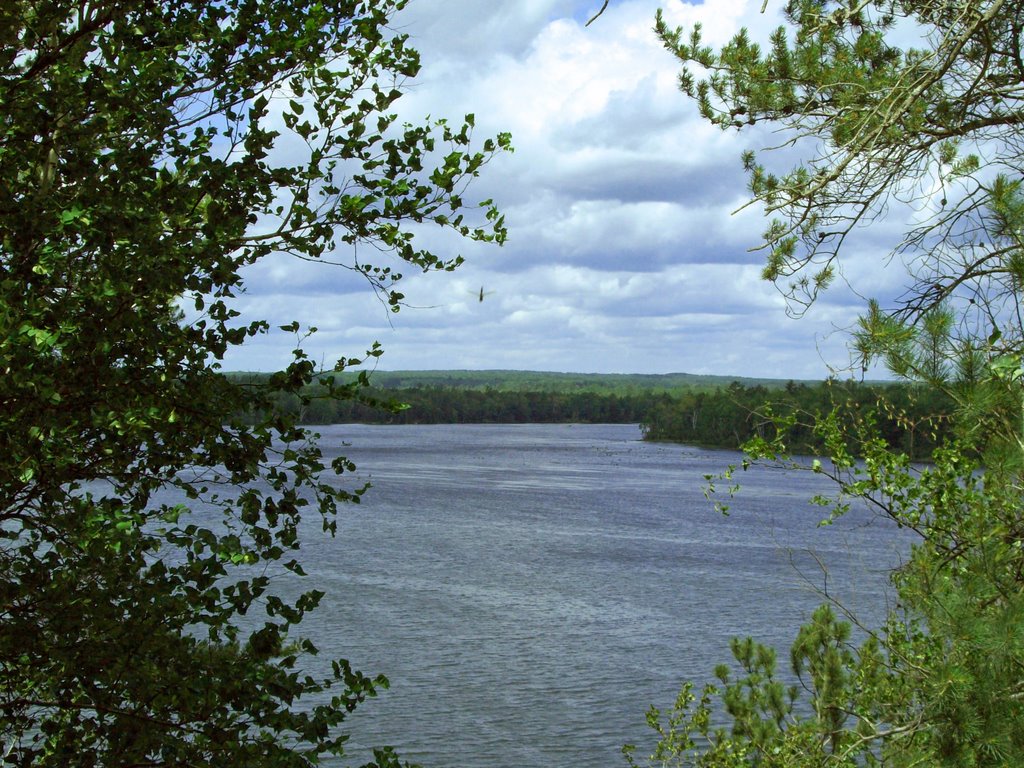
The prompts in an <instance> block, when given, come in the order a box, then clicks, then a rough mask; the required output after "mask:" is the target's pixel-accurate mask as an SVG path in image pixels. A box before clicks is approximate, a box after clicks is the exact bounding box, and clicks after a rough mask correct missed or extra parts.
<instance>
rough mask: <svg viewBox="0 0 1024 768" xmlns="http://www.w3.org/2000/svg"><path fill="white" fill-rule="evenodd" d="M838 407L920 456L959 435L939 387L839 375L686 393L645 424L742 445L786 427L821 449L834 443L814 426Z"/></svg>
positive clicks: (677, 436) (792, 444)
mask: <svg viewBox="0 0 1024 768" xmlns="http://www.w3.org/2000/svg"><path fill="white" fill-rule="evenodd" d="M833 411H835V412H836V415H837V418H840V419H841V420H842V421H843V423H844V424H846V425H847V426H848V427H850V428H853V427H854V425H856V424H857V423H859V422H861V421H863V420H864V419H866V418H870V419H872V420H873V421H874V423H875V425H876V427H877V429H878V431H879V436H880V437H881V438H882V439H883V440H884V441H885V443H886V444H887V445H888V446H889V447H892V448H897V449H899V450H902V451H905V452H907V453H908V454H910V455H911V456H914V457H918V458H921V457H927V456H928V455H930V453H931V451H932V450H933V449H934V448H935V447H936V446H937V445H939V444H940V443H941V442H942V440H943V439H944V438H945V437H946V436H949V435H950V434H951V424H950V416H951V414H952V411H953V404H952V402H951V401H950V399H949V398H948V397H947V396H946V395H945V394H944V393H943V392H942V391H940V390H938V389H936V388H933V387H928V386H906V385H868V384H859V383H856V382H849V381H847V382H839V381H835V380H829V381H826V382H823V383H820V384H818V385H816V386H808V385H806V384H796V383H794V382H789V383H788V384H787V385H786V387H785V388H784V389H781V390H768V389H766V388H764V387H760V386H758V387H744V386H742V385H740V384H738V383H734V384H732V385H731V386H730V387H729V388H728V389H725V390H722V389H719V390H716V391H714V392H697V393H690V394H684V395H681V396H679V397H677V398H675V399H673V400H671V401H662V402H660V403H658V404H656V405H655V407H654V408H653V409H652V410H651V412H650V414H649V415H648V418H647V419H646V420H645V421H644V422H643V424H642V428H643V430H644V436H645V437H646V438H647V439H651V440H674V441H678V442H683V443H691V444H697V445H706V446H714V447H719V448H734V449H736V448H740V447H741V446H743V445H744V444H746V443H748V442H751V441H755V440H758V441H767V442H771V441H772V440H773V439H775V438H776V437H777V436H779V435H780V434H782V432H781V431H780V429H779V427H780V426H781V427H783V428H784V434H785V436H786V444H787V446H788V447H789V449H790V450H791V451H793V452H795V453H804V454H811V455H820V454H823V453H824V452H825V451H826V450H827V448H826V445H825V442H824V440H823V438H822V435H821V434H820V433H819V432H817V431H816V430H815V428H814V424H815V421H816V419H817V418H818V417H820V416H822V415H824V414H828V413H831V412H833Z"/></svg>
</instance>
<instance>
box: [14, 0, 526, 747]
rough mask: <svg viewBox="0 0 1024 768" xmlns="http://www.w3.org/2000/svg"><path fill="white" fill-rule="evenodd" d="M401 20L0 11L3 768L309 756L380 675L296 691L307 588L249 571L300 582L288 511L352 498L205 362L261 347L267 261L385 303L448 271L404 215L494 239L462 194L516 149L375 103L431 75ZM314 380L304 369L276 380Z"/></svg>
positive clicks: (341, 6)
mask: <svg viewBox="0 0 1024 768" xmlns="http://www.w3.org/2000/svg"><path fill="white" fill-rule="evenodd" d="M404 4H405V3H404V0H370V1H368V2H348V1H345V2H342V1H341V0H318V1H317V2H312V0H295V2H288V3H276V2H267V1H264V0H225V1H224V2H218V3H209V2H201V1H200V0H194V1H193V0H183V1H182V2H174V3H123V2H114V1H113V0H110V1H109V2H89V3H79V2H70V0H48V1H47V2H29V1H27V0H12V1H11V2H5V3H4V4H3V6H2V8H0V105H2V109H0V372H2V375H0V455H2V457H3V459H2V461H0V621H2V625H0V676H2V678H3V685H2V686H0V740H2V745H3V746H2V753H3V756H4V757H3V760H4V763H5V764H10V765H54V766H56V765H60V766H65V765H82V766H86V765H88V766H114V765H119V766H120V765H200V764H201V765H220V766H233V767H235V766H249V765H251V766H307V765H311V764H316V763H317V762H319V760H320V758H321V757H322V756H326V755H336V754H341V753H342V752H343V746H344V741H345V738H346V737H345V736H344V735H343V734H342V733H340V732H339V730H338V726H339V724H340V723H341V722H342V721H343V720H344V718H345V717H346V715H347V714H348V713H349V712H350V711H351V710H352V709H353V708H354V707H355V706H356V705H357V704H358V703H359V702H361V701H363V700H364V699H365V698H366V697H368V696H373V695H374V694H375V693H376V692H377V691H378V690H380V689H381V688H382V687H383V686H385V685H386V681H385V680H384V679H383V678H380V677H376V678H370V677H366V676H364V675H361V674H360V673H358V672H356V671H354V670H352V669H351V668H350V666H349V665H348V664H347V662H345V661H343V660H336V661H334V662H330V663H328V662H323V663H321V664H320V665H319V666H320V667H322V668H323V669H324V671H323V672H322V673H321V674H320V675H319V676H312V675H311V674H309V673H308V672H306V671H305V666H306V665H308V663H309V661H310V658H311V657H312V656H313V655H314V654H315V653H316V648H315V647H314V646H313V644H312V643H310V642H309V641H308V640H305V639H303V638H301V637H299V636H296V635H295V633H294V628H295V626H296V625H297V624H299V623H300V622H301V620H302V618H303V616H304V615H305V614H306V613H307V612H308V611H311V610H313V609H315V608H316V606H317V604H318V602H319V601H320V600H321V599H322V597H323V593H322V592H319V591H317V590H309V591H307V592H306V593H305V594H303V595H301V596H300V597H298V598H297V599H295V600H293V601H290V602H289V601H286V600H284V599H282V598H281V597H279V596H278V595H275V594H274V584H273V582H272V580H271V579H270V578H269V577H268V575H267V574H268V573H270V572H273V571H274V569H275V568H276V570H277V571H279V572H282V573H290V574H293V575H295V576H301V575H302V569H301V567H300V565H299V564H298V560H297V557H296V553H297V551H298V550H299V548H300V544H301V541H300V536H299V529H300V521H302V520H311V519H315V518H316V516H317V515H318V516H319V520H320V522H321V525H322V528H323V529H324V531H325V532H328V533H333V531H334V527H335V522H334V517H335V514H336V511H337V505H338V504H339V503H341V502H357V501H358V500H359V498H360V494H361V493H362V488H361V487H358V486H355V485H353V484H351V483H345V481H344V478H342V480H341V481H340V482H338V481H328V480H325V479H322V478H321V475H322V474H323V473H324V471H325V470H326V469H328V468H327V467H326V466H325V463H324V461H323V458H322V456H321V453H320V451H319V449H318V448H317V447H316V445H315V443H314V442H313V441H312V439H311V435H310V434H309V433H307V432H306V431H305V430H303V429H301V428H298V427H297V426H296V424H295V420H294V419H293V418H291V417H289V416H287V415H285V414H275V413H274V412H273V411H272V409H271V408H270V405H271V401H270V399H269V394H266V393H264V394H260V393H253V392H252V391H248V390H246V389H245V388H243V387H240V386H238V384H237V383H235V382H232V381H231V380H229V379H228V378H226V377H224V376H223V375H221V374H220V372H219V371H218V368H219V366H220V362H219V361H220V360H222V359H223V357H224V355H225V354H226V352H227V351H228V350H229V349H230V348H231V347H234V346H237V345H239V344H242V343H244V342H245V341H246V340H247V339H249V338H251V337H252V336H254V335H256V334H259V333H265V332H268V330H269V329H268V327H267V325H266V323H263V322H260V321H254V322H249V323H240V322H239V320H238V317H237V313H236V311H235V310H234V309H232V307H231V299H232V297H233V296H235V295H236V294H237V293H238V292H239V291H241V290H243V288H244V286H243V279H242V268H243V267H244V266H246V265H249V264H252V263H253V262H255V261H257V260H259V259H261V258H263V257H265V256H267V255H270V254H278V253H288V254H292V255H294V256H296V257H298V258H303V259H312V260H323V261H326V262H330V261H336V260H337V259H338V258H339V257H338V253H339V252H342V251H352V250H353V249H352V248H351V246H352V245H355V244H357V243H367V244H370V245H372V246H374V248H376V249H377V250H378V251H379V252H381V253H382V254H383V255H382V258H384V259H385V261H386V262H390V263H385V264H382V265H381V266H377V265H369V264H365V263H361V262H351V263H347V264H346V265H345V266H347V267H348V268H350V269H353V270H355V271H356V272H357V273H358V274H361V275H363V276H365V278H366V279H367V280H368V281H369V283H370V284H371V285H372V286H373V288H375V289H376V290H378V291H380V292H382V295H383V296H384V298H385V300H386V302H387V303H388V304H390V305H391V306H392V307H393V308H395V309H397V308H398V306H399V305H400V302H401V299H402V295H401V293H399V292H398V291H397V289H396V287H395V286H396V283H397V281H398V280H399V279H400V277H401V274H400V272H399V271H398V270H397V269H395V268H394V267H393V266H392V264H397V265H407V266H409V267H411V268H414V269H419V270H427V271H429V270H447V269H452V268H454V267H455V266H457V264H458V263H459V259H458V258H454V259H442V258H440V257H438V256H436V255H434V254H432V253H430V252H428V251H425V250H423V249H421V248H419V247H418V246H417V245H416V241H415V240H414V238H413V235H412V231H411V229H410V225H412V224H417V223H425V222H432V223H434V224H437V225H440V226H442V227H445V228H448V229H450V230H452V231H454V232H455V233H457V234H458V235H461V236H464V237H467V238H470V239H474V240H480V241H493V242H501V241H502V240H503V239H504V237H505V230H504V226H503V221H502V218H501V216H500V214H499V213H498V212H497V210H496V209H495V208H494V207H493V205H492V204H491V203H490V201H484V202H483V203H481V204H480V207H479V208H478V209H476V213H474V209H473V208H472V207H467V205H466V203H465V202H464V200H463V198H462V195H463V194H464V188H465V185H466V183H467V182H468V181H470V180H471V179H472V178H473V177H474V176H476V175H477V174H478V173H479V171H480V170H481V168H482V166H483V165H484V164H485V163H486V162H487V160H488V158H489V157H491V155H492V154H494V153H495V152H498V151H501V150H502V149H506V148H507V147H508V137H507V136H504V135H502V136H498V137H497V138H496V139H489V140H486V141H485V142H484V143H483V146H482V148H481V149H480V150H479V151H477V150H474V149H472V148H471V144H472V140H471V129H472V126H473V120H472V116H467V117H466V119H465V122H464V123H463V124H462V125H450V124H448V123H445V122H443V121H440V122H437V123H434V124H432V125H423V126H416V125H404V126H402V125H398V123H397V118H396V117H395V115H394V114H393V112H391V108H392V107H393V105H394V103H395V100H396V99H397V98H399V96H400V91H399V89H398V86H400V84H401V83H402V81H404V80H405V79H407V78H410V77H412V76H414V75H415V74H416V72H417V70H418V68H419V58H418V55H417V54H416V52H415V51H414V50H413V49H411V48H410V47H409V46H408V45H407V40H406V37H405V36H403V35H400V34H393V33H391V32H390V31H389V29H388V26H387V25H388V21H389V19H390V18H391V16H392V15H393V13H394V12H395V11H397V10H398V9H400V8H401V7H402V6H403V5H404ZM285 330H291V331H297V330H298V324H297V323H296V324H294V325H292V326H287V327H286V328H285ZM368 354H369V356H370V357H371V358H372V357H376V356H378V355H379V354H380V351H379V350H378V349H376V348H374V349H372V350H370V352H369V353H368ZM358 363H359V361H358V360H342V361H339V363H338V366H337V367H338V369H339V370H341V369H344V368H345V367H347V366H351V365H356V364H358ZM315 368H316V367H315V365H314V364H313V362H312V361H311V360H309V359H308V358H307V357H306V355H305V353H303V352H302V351H301V349H297V350H296V351H295V353H294V356H293V359H292V361H291V363H290V365H288V367H287V368H286V369H285V370H284V371H282V372H281V373H279V374H276V375H275V376H274V378H273V381H272V388H273V389H274V390H275V391H282V392H292V393H298V392H300V391H301V390H302V388H303V387H305V386H306V385H308V384H309V383H311V381H312V380H313V377H314V375H315V374H316V370H315ZM364 382H365V379H363V380H358V379H357V380H356V381H355V382H354V383H352V384H349V385H345V386H339V387H337V388H336V389H335V390H334V391H333V392H332V393H331V395H332V396H336V397H349V396H353V395H354V394H355V393H356V392H357V390H358V388H359V386H360V384H361V383H364ZM254 398H255V399H254ZM250 407H253V411H254V412H256V413H261V414H266V415H264V416H262V417H261V418H259V419H257V420H256V421H255V423H246V422H245V421H244V420H243V419H242V418H240V417H236V416H235V415H234V414H239V413H242V412H243V411H244V410H245V409H246V408H250ZM330 469H332V470H333V471H334V472H335V473H338V474H342V473H345V472H348V471H349V470H350V469H351V465H350V464H349V463H348V462H347V461H346V460H344V459H337V460H335V461H334V462H332V465H331V467H330ZM210 510H216V512H211V511H210ZM275 564H276V566H275ZM243 617H244V618H243ZM243 622H244V623H243ZM243 627H247V628H248V629H243ZM377 762H378V764H380V765H385V764H386V765H394V764H396V758H395V757H394V755H393V754H392V753H390V752H389V751H387V750H383V751H381V752H379V753H378V757H377Z"/></svg>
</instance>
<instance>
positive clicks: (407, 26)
mask: <svg viewBox="0 0 1024 768" xmlns="http://www.w3.org/2000/svg"><path fill="white" fill-rule="evenodd" d="M600 6H601V0H412V2H411V3H410V4H409V7H408V8H407V9H406V10H404V11H403V12H402V13H401V14H400V15H399V16H398V17H397V18H396V19H395V22H394V27H395V29H396V30H398V31H400V32H403V33H406V34H408V35H409V36H410V39H411V41H412V44H413V45H414V46H415V47H416V48H417V49H418V50H419V51H420V53H421V55H422V60H423V69H422V71H421V73H420V75H419V76H418V77H417V78H416V79H415V80H413V81H411V82H410V83H408V88H407V92H406V95H405V96H404V97H403V98H402V99H401V101H400V102H399V112H400V113H401V114H402V116H403V117H404V118H408V119H409V120H415V121H422V120H423V118H424V117H426V116H428V115H429V116H431V117H432V118H438V117H447V118H449V119H450V120H451V121H452V122H455V121H457V120H460V119H461V118H462V116H463V115H464V114H466V113H469V112H472V113H473V114H474V115H475V117H476V131H475V136H476V137H477V138H478V139H479V140H480V141H482V140H483V139H484V138H486V137H488V136H493V135H495V134H497V133H498V132H500V131H508V132H510V133H511V134H512V142H513V145H514V147H515V151H514V153H511V154H504V155H502V156H500V157H498V158H496V159H495V160H493V161H492V162H491V163H490V164H489V165H488V166H487V167H486V168H485V169H484V171H483V173H482V175H481V178H480V179H478V180H477V181H476V182H474V185H473V186H472V187H471V188H470V190H469V192H468V193H467V195H466V197H467V199H468V200H473V199H484V198H488V197H490V198H493V199H494V200H495V202H496V203H497V204H498V206H499V207H500V209H501V211H502V213H503V214H504V215H505V217H506V222H507V226H508V230H509V236H508V242H507V243H506V245H505V246H504V247H501V248H498V247H496V246H493V245H480V244H474V243H467V242H465V241H458V240H453V239H452V238H445V237H444V236H443V234H442V232H441V230H440V229H439V228H436V227H435V228H431V229H424V230H423V231H422V233H421V237H422V242H421V245H426V246H429V247H431V248H433V249H435V250H436V251H437V252H438V253H439V254H440V255H443V256H445V257H451V256H455V255H457V254H461V255H462V256H463V257H464V258H465V259H466V262H465V264H464V265H463V266H462V267H460V268H459V269H458V270H456V271H455V272H453V273H451V274H446V273H432V274H427V275H422V274H414V272H415V270H405V275H406V277H405V278H404V279H403V280H402V282H401V285H400V290H402V292H403V293H404V294H405V296H406V304H407V305H408V306H406V307H404V308H403V309H402V311H401V312H400V313H398V314H392V313H390V312H388V311H387V308H386V307H385V306H384V305H383V304H382V303H381V302H380V301H379V299H378V298H377V297H375V295H374V294H373V292H372V291H371V290H370V289H369V287H368V286H367V285H366V284H365V282H364V281H361V280H358V279H354V277H353V275H352V274H351V273H349V272H346V271H345V270H339V269H337V268H335V267H330V266H327V265H321V264H308V263H304V262H300V261H296V260H294V259H293V258H291V257H287V256H278V257H271V258H268V259H266V260H264V261H263V262H261V263H259V264H258V265H256V266H254V267H251V268H250V269H249V270H248V272H247V273H246V275H245V280H246V286H247V288H246V293H245V294H244V295H242V296H241V297H240V299H239V302H238V308H239V309H240V310H241V311H242V316H243V318H245V319H255V318H265V319H268V320H270V321H271V323H272V324H274V325H275V326H276V325H280V324H286V323H289V322H291V321H292V320H297V321H299V322H300V323H301V324H302V325H303V326H304V327H305V326H316V327H317V328H318V331H317V333H316V334H314V335H313V336H312V337H310V338H308V339H306V340H305V342H304V348H305V349H306V352H307V353H308V354H309V355H310V356H311V357H313V358H314V359H315V360H316V361H318V362H320V363H322V364H323V365H325V366H326V367H328V368H329V367H332V366H333V364H334V361H335V360H337V359H338V358H339V357H342V356H345V357H359V356H361V353H362V351H363V350H365V349H367V348H369V346H370V345H371V344H373V343H374V342H380V344H381V345H382V346H383V348H384V355H383V357H382V358H380V360H379V361H378V362H377V363H376V365H377V367H378V368H379V369H381V370H424V369H471V370H483V369H499V368H501V369H520V370H539V371H565V372H577V373H672V372H686V373H695V374H717V375H723V376H754V377H771V378H780V379H790V378H792V379H823V378H825V377H826V376H828V375H830V374H836V375H841V376H843V375H847V374H848V372H849V363H850V356H849V353H848V351H847V348H846V344H847V341H848V339H849V336H848V330H849V329H850V328H851V327H852V325H853V324H854V323H855V321H856V318H857V316H858V314H859V313H861V312H862V311H863V309H864V306H865V301H866V298H867V297H881V296H884V295H891V294H893V293H894V292H895V291H896V287H897V286H898V284H899V282H900V280H901V278H902V275H900V274H896V273H895V272H894V271H893V270H886V269H883V266H884V264H885V254H886V249H885V247H884V245H883V244H882V243H879V245H878V246H877V247H872V246H871V241H870V240H868V242H867V243H866V244H862V245H861V246H860V248H859V250H854V251H852V252H851V253H850V254H848V256H849V258H848V259H847V260H846V261H845V262H844V264H843V272H842V278H843V279H841V280H839V281H837V285H836V287H834V288H832V289H830V290H829V292H828V293H826V294H825V295H824V296H823V297H822V298H821V299H819V301H818V302H817V304H816V305H815V306H814V307H812V309H811V310H810V311H809V312H808V313H807V314H805V315H804V316H803V317H801V318H799V319H794V318H792V317H789V316H787V313H786V309H785V302H784V300H783V298H782V296H781V295H780V294H779V293H778V291H777V290H776V289H775V288H774V287H773V286H772V285H771V284H770V283H766V282H764V281H762V280H761V278H760V273H761V269H762V266H763V254H761V253H760V252H752V251H751V249H752V248H754V247H755V246H756V245H757V244H758V243H759V239H760V235H761V232H762V231H763V229H764V226H765V224H766V221H765V219H764V218H763V216H762V213H761V211H760V210H759V209H757V208H756V207H752V206H748V207H746V208H744V207H743V206H744V204H745V203H746V202H747V187H746V179H745V176H744V173H743V171H742V167H741V163H740V155H741V153H742V151H743V150H744V149H747V148H751V149H759V148H762V147H764V146H766V145H770V144H772V143H774V142H777V140H778V137H777V136H772V135H770V134H767V133H765V132H761V133H753V134H748V133H747V132H731V131H729V132H723V131H721V130H720V129H718V128H714V127H711V126H709V125H708V124H706V123H705V122H704V121H703V119H702V118H701V117H700V116H699V115H698V114H697V111H696V108H695V106H694V105H693V104H692V103H691V102H690V101H689V100H688V99H687V98H686V97H685V96H684V95H683V94H682V93H681V92H679V90H678V87H677V77H678V72H679V66H678V64H677V62H676V61H675V59H674V58H673V57H672V56H671V55H669V54H668V53H667V52H666V51H665V50H664V49H663V48H662V47H661V46H660V44H659V42H658V41H657V39H656V38H655V36H654V34H653V32H652V27H653V21H654V15H655V11H656V10H657V9H658V7H662V8H663V9H664V12H665V15H666V17H667V19H668V20H669V22H670V23H672V24H678V25H682V26H686V27H689V26H691V25H692V24H693V23H694V22H696V21H700V22H701V23H702V24H703V25H704V34H705V39H706V41H707V42H708V43H710V44H712V45H717V44H721V43H722V42H725V41H727V40H728V38H729V37H730V36H731V35H732V34H733V33H734V32H735V31H737V30H738V29H739V28H740V27H741V26H748V27H749V28H750V29H751V31H752V32H753V34H754V35H755V36H757V37H764V36H766V35H767V32H768V31H769V30H770V29H772V28H774V27H775V26H777V25H778V23H779V19H778V17H777V16H775V15H774V14H773V12H772V11H769V12H768V13H766V14H763V15H762V14H761V13H760V7H761V0H753V1H752V2H745V1H744V0H707V2H705V3H703V4H692V3H687V2H679V0H612V2H611V3H610V4H609V7H608V8H607V10H606V11H605V12H604V14H603V15H602V16H601V17H600V18H599V19H598V20H597V21H595V22H594V23H593V24H592V25H591V26H589V27H584V24H585V22H586V20H587V19H588V18H589V17H590V16H592V15H593V14H594V13H596V11H597V10H598V9H599V8H600ZM741 208H742V210H740V211H739V212H738V213H734V212H735V211H737V210H738V209H741ZM890 244H891V241H890ZM481 290H483V291H484V292H485V294H486V295H485V296H484V298H483V300H482V301H481V300H480V298H479V297H480V292H481ZM294 341H295V336H294V334H288V333H285V332H283V331H274V332H272V333H270V334H268V335H266V336H263V337H260V338H257V339H255V340H253V341H252V342H250V343H248V344H246V345H245V346H244V347H243V348H241V349H239V350H237V351H235V352H234V353H232V354H231V356H229V357H228V358H227V360H226V361H225V367H226V368H227V369H230V370H274V369H277V368H280V367H282V366H283V365H286V364H287V363H288V361H289V360H290V350H291V349H292V348H293V347H294Z"/></svg>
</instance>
